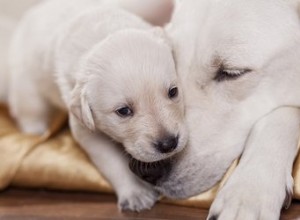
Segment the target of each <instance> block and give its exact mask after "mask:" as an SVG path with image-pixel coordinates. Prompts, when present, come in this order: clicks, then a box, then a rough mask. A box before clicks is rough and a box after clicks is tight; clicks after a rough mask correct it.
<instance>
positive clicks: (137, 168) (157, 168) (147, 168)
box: [129, 158, 171, 185]
mask: <svg viewBox="0 0 300 220" xmlns="http://www.w3.org/2000/svg"><path fill="white" fill-rule="evenodd" d="M129 168H130V169H131V171H132V172H133V173H134V174H136V175H137V176H138V177H140V178H141V179H142V180H144V181H146V182H148V183H150V184H152V185H156V184H157V182H158V181H159V180H160V179H162V178H164V177H167V175H169V173H170V171H171V161H170V160H164V161H158V162H153V163H145V162H141V161H138V160H136V159H134V158H131V160H130V163H129Z"/></svg>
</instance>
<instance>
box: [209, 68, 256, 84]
mask: <svg viewBox="0 0 300 220" xmlns="http://www.w3.org/2000/svg"><path fill="white" fill-rule="evenodd" d="M250 71H251V70H250V69H240V70H239V69H225V68H223V67H221V68H220V69H219V70H218V71H217V74H216V76H215V78H214V80H215V81H217V82H222V81H225V80H235V79H237V78H239V77H241V76H243V75H244V74H245V73H248V72H250Z"/></svg>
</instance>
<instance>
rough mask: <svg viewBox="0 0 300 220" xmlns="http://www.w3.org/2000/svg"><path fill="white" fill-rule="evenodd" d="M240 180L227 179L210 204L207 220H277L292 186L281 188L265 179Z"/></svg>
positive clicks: (282, 186)
mask: <svg viewBox="0 0 300 220" xmlns="http://www.w3.org/2000/svg"><path fill="white" fill-rule="evenodd" d="M235 177H236V176H235ZM243 177H245V176H240V178H234V179H232V180H231V179H229V181H228V182H227V183H226V184H225V186H224V187H223V188H222V189H221V191H220V192H219V193H218V195H217V197H216V199H215V201H214V202H213V204H212V206H211V208H210V211H209V216H208V218H207V219H208V220H228V219H230V220H240V219H243V220H270V219H272V220H276V219H279V217H280V211H281V208H282V205H283V201H284V198H285V196H287V197H289V196H290V195H291V186H292V182H291V181H288V183H285V184H286V185H284V184H282V183H283V182H281V184H280V183H279V184H278V183H274V182H270V181H268V176H265V177H262V178H261V179H257V178H254V179H251V180H249V179H245V178H243ZM264 179H266V181H265V180H264ZM230 180H231V181H230ZM285 187H286V190H285ZM286 201H288V199H287V200H286ZM284 205H286V204H284Z"/></svg>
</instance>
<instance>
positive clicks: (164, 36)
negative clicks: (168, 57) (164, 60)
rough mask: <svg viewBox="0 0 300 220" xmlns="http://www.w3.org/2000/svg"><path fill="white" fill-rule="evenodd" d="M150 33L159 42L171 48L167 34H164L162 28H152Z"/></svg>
mask: <svg viewBox="0 0 300 220" xmlns="http://www.w3.org/2000/svg"><path fill="white" fill-rule="evenodd" d="M151 33H152V34H153V36H154V37H157V38H159V39H160V40H162V42H163V43H165V44H166V45H168V46H169V47H170V48H172V44H171V39H170V38H169V37H168V35H167V33H166V32H165V30H164V29H163V28H161V27H154V28H153V29H152V30H151Z"/></svg>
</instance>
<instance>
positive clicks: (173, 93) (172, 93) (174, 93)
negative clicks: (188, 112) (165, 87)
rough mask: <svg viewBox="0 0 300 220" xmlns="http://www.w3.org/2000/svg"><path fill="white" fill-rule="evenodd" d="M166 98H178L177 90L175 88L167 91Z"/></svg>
mask: <svg viewBox="0 0 300 220" xmlns="http://www.w3.org/2000/svg"><path fill="white" fill-rule="evenodd" d="M168 96H169V98H170V99H174V98H176V97H177V96H178V88H177V87H176V86H174V87H172V88H170V89H169V93H168Z"/></svg>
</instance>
